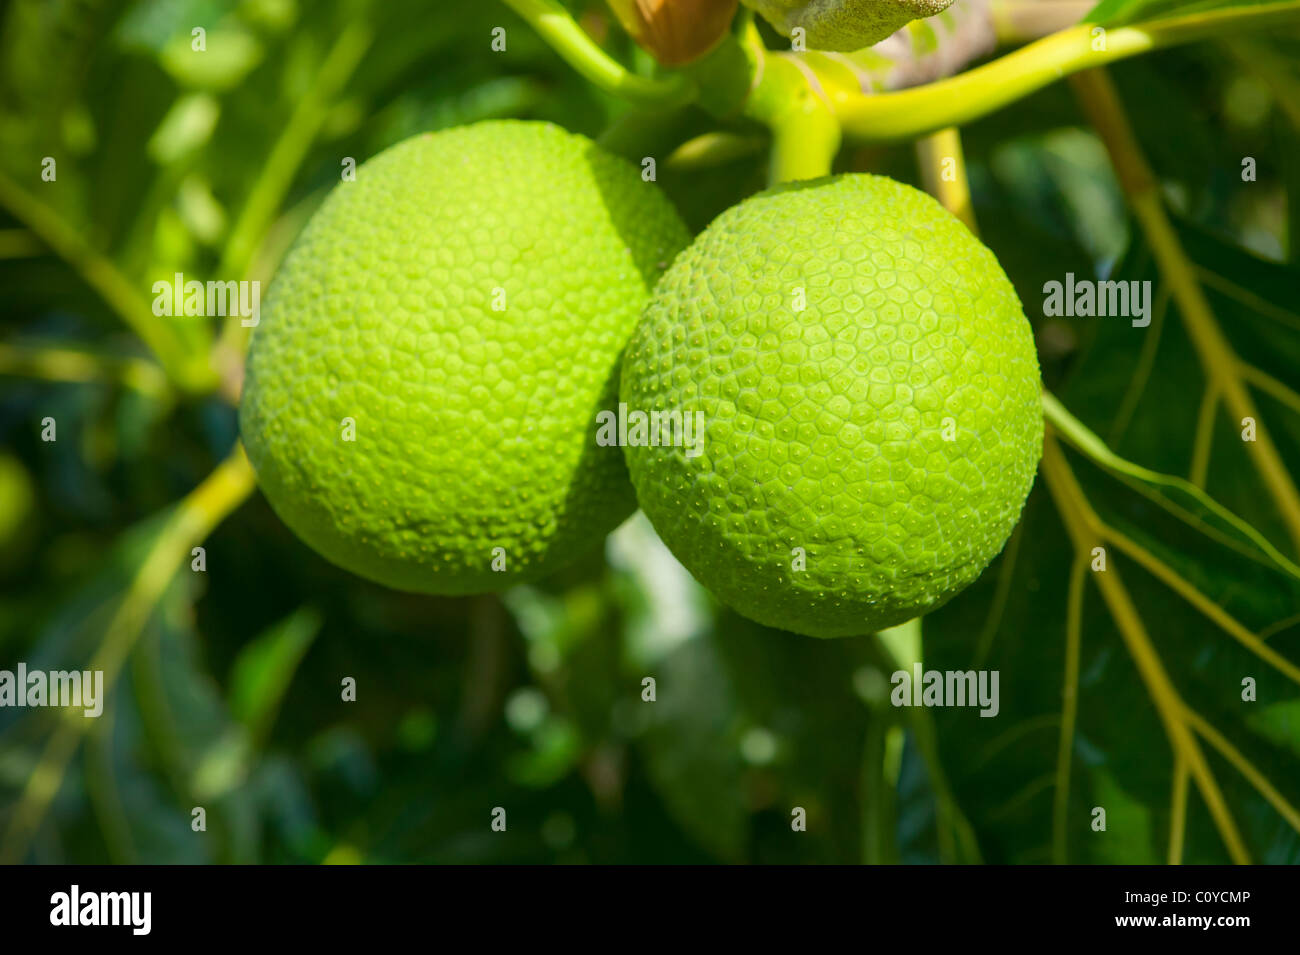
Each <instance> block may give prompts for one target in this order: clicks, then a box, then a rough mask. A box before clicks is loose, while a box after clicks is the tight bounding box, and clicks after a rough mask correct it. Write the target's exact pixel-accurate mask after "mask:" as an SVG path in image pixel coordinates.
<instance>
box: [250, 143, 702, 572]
mask: <svg viewBox="0 0 1300 955" xmlns="http://www.w3.org/2000/svg"><path fill="white" fill-rule="evenodd" d="M688 239H689V236H688V235H687V233H686V230H685V227H684V226H683V225H682V224H681V222H680V220H679V219H678V217H677V214H676V212H675V211H674V210H673V209H672V207H671V205H670V204H669V202H668V200H667V199H666V198H664V197H663V196H662V195H661V194H660V193H658V192H657V190H656V187H655V185H654V184H653V183H648V182H644V181H642V179H641V176H640V175H639V173H638V172H637V171H636V169H634V168H633V167H632V166H631V165H630V164H628V163H626V162H624V161H623V160H621V159H618V158H616V157H614V156H612V155H610V154H608V153H605V152H604V151H602V150H601V149H599V148H598V147H596V146H595V144H593V143H592V142H590V141H589V140H587V139H585V138H583V137H580V136H576V135H572V134H570V133H567V132H565V131H563V130H561V129H560V128H558V127H556V126H552V125H549V124H545V123H531V122H515V121H506V122H486V123H480V124H477V125H473V126H467V127H462V128H458V129H452V130H448V131H445V132H439V133H436V134H423V135H420V136H416V137H414V138H412V139H409V140H406V141H405V142H402V143H400V144H398V145H396V146H394V147H392V148H391V149H388V150H387V151H385V152H383V153H381V154H380V155H378V156H376V157H375V158H373V159H371V160H370V161H369V162H367V163H365V164H364V165H363V166H361V167H360V168H359V169H358V170H357V175H356V181H355V182H344V183H341V184H340V185H338V186H336V187H335V189H334V191H333V192H332V193H331V194H330V196H329V197H328V198H327V199H326V200H325V203H324V204H323V205H322V207H321V208H320V210H319V211H318V212H317V213H316V214H315V215H314V216H313V218H312V219H311V221H310V222H309V223H308V224H307V226H306V228H305V229H304V231H303V233H302V235H301V236H300V237H299V239H298V240H297V243H296V244H295V246H294V247H293V249H292V250H291V251H290V253H289V255H288V257H287V258H286V260H285V262H284V265H283V267H282V268H281V269H280V271H279V274H278V275H277V276H276V278H275V280H274V282H273V283H272V285H271V288H270V290H269V292H268V295H267V298H266V300H265V302H264V304H263V307H262V312H261V323H260V325H259V326H258V327H257V328H256V330H255V332H254V335H253V340H252V345H251V350H250V355H249V360H248V366H247V380H246V383H245V388H244V396H243V401H242V404H241V408H240V426H241V430H242V433H243V438H244V442H245V444H246V446H247V449H248V454H249V457H250V459H251V460H252V462H253V465H254V467H255V468H256V470H257V475H258V481H259V484H260V486H261V488H262V490H263V492H264V493H265V495H266V497H267V499H268V500H269V501H270V502H271V505H272V507H273V508H274V509H275V511H276V512H277V513H278V514H279V515H280V517H281V518H282V519H283V520H284V522H285V523H286V524H288V525H289V527H291V528H292V529H293V530H294V531H295V532H296V533H297V534H298V535H299V536H300V537H301V538H302V539H303V540H304V541H306V542H307V543H308V544H309V545H311V546H312V547H313V548H314V549H316V550H317V551H319V552H320V553H321V554H323V555H324V556H325V557H327V558H329V559H330V560H331V561H333V562H335V563H337V564H339V565H340V566H342V567H345V568H347V569H348V570H351V571H353V572H355V573H357V574H360V575H362V576H364V577H369V578H371V579H373V580H377V581H380V582H382V583H385V584H388V585H389V586H392V587H395V588H398V589H402V590H412V591H420V592H427V593H444V594H463V593H474V592H482V591H490V590H498V589H500V588H502V587H505V586H508V585H510V584H513V583H517V582H519V581H524V580H531V579H534V578H536V577H539V576H542V575H544V574H546V573H548V572H550V571H551V570H554V569H556V568H557V567H559V566H561V565H563V564H564V563H566V562H568V561H569V560H571V559H573V558H575V557H578V556H580V555H581V554H582V553H583V552H584V551H585V550H587V549H589V548H590V547H591V546H592V545H593V544H595V543H596V542H598V541H599V540H600V538H601V537H602V536H603V535H604V534H605V533H607V532H608V531H610V530H611V529H612V528H613V527H615V526H616V525H617V524H618V523H619V521H621V520H622V519H623V518H625V517H626V516H627V515H628V514H629V513H631V512H632V510H633V509H634V507H635V500H634V497H633V494H632V489H631V485H630V484H629V482H628V480H627V473H626V469H625V466H624V463H623V460H622V456H621V452H620V451H619V449H618V448H616V447H598V446H597V445H596V442H595V433H596V425H595V422H594V417H595V415H596V413H597V412H598V411H600V410H602V409H606V408H612V407H614V403H615V401H616V395H617V387H618V385H617V374H618V361H619V357H620V354H621V352H622V350H623V347H624V346H625V344H626V342H627V339H628V336H629V335H630V334H631V332H632V329H633V327H634V326H635V324H636V319H637V315H638V313H639V312H640V310H641V308H642V306H643V305H644V304H645V302H646V300H647V298H648V295H649V290H650V288H651V286H652V285H653V283H654V281H655V280H656V279H657V277H658V276H659V275H660V274H661V273H662V271H663V270H664V269H665V268H666V267H667V265H668V263H669V262H671V261H672V258H673V256H674V255H675V254H676V253H677V252H678V251H679V250H680V249H681V248H682V247H683V246H684V245H685V244H686V242H687V241H688ZM502 296H504V298H502ZM494 305H504V309H503V310H496V309H494V307H493V306H494ZM345 418H351V419H353V420H354V422H355V441H345V440H343V428H344V420H343V419H345ZM495 548H502V550H501V551H500V552H498V551H495V550H494V549H495ZM494 556H501V557H504V560H505V571H504V572H497V571H494V570H493V568H492V564H493V559H494Z"/></svg>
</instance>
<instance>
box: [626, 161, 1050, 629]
mask: <svg viewBox="0 0 1300 955" xmlns="http://www.w3.org/2000/svg"><path fill="white" fill-rule="evenodd" d="M620 401H621V402H623V403H625V404H626V415H627V417H628V418H629V419H632V418H633V416H634V414H635V413H636V412H641V413H643V414H645V415H649V416H654V417H652V418H651V420H652V421H653V420H658V421H659V423H660V427H659V428H658V429H655V428H654V427H653V426H652V427H651V429H650V432H649V439H648V440H640V441H632V440H629V441H628V443H627V447H626V448H625V452H626V454H627V460H628V467H629V470H630V473H631V475H632V483H633V484H634V485H635V487H636V491H637V498H638V500H639V501H640V503H641V508H642V510H643V511H645V514H646V516H647V517H648V518H649V519H650V522H651V523H652V524H653V525H654V527H655V529H656V530H657V531H658V533H659V535H660V537H662V538H663V540H664V542H665V543H666V544H667V545H668V547H669V549H670V550H672V552H673V553H674V554H675V555H676V556H677V558H678V559H679V560H680V561H681V562H682V564H684V565H685V567H686V568H687V570H689V571H690V572H691V573H692V574H693V575H694V576H695V577H696V579H697V580H699V582H700V583H702V584H703V585H704V586H705V587H707V588H708V589H710V590H711V591H713V593H714V594H715V595H717V597H718V598H719V599H721V600H722V602H723V603H725V604H728V605H729V606H731V607H732V608H734V609H735V610H737V611H739V612H740V613H742V614H744V615H745V616H747V617H749V618H751V619H753V620H756V621H758V622H759V623H763V624H766V625H768V626H774V627H780V628H783V629H786V630H793V631H796V632H799V633H805V634H810V635H813V636H844V635H850V634H858V633H867V632H871V631H874V630H880V629H884V628H887V627H890V626H894V625H896V624H899V623H902V622H904V621H906V620H908V619H910V618H912V617H915V616H918V615H920V614H923V613H925V612H927V611H930V610H933V609H935V608H936V607H938V606H940V605H941V604H943V603H944V602H945V601H947V600H948V599H949V598H951V597H952V596H953V595H954V594H956V593H957V592H958V591H960V590H961V589H962V588H964V587H965V586H967V585H968V584H970V583H971V582H972V581H973V580H975V578H976V577H978V576H979V574H980V573H981V572H982V571H983V569H984V568H985V567H986V566H987V565H988V563H989V562H990V561H991V560H992V559H993V558H994V557H995V556H996V555H997V554H998V552H999V551H1000V550H1001V549H1002V547H1003V545H1004V544H1005V543H1006V540H1007V538H1008V536H1009V535H1010V533H1011V530H1012V528H1013V527H1014V526H1015V524H1016V522H1017V521H1018V520H1019V516H1020V511H1021V508H1022V507H1023V505H1024V501H1025V497H1026V495H1027V494H1028V492H1029V488H1030V486H1031V484H1032V483H1033V479H1034V472H1035V469H1036V467H1037V464H1038V460H1039V457H1040V456H1041V452H1042V441H1043V421H1042V406H1041V386H1040V379H1039V370H1038V360H1037V355H1036V353H1035V349H1034V340H1033V335H1032V332H1031V329H1030V326H1029V322H1028V321H1027V320H1026V318H1025V316H1024V313H1023V311H1022V310H1021V306H1020V301H1019V299H1018V298H1017V297H1016V293H1015V290H1014V289H1013V288H1012V286H1011V283H1010V282H1009V281H1008V279H1007V277H1006V275H1005V273H1004V272H1003V271H1002V269H1001V267H1000V266H999V265H998V261H997V259H996V258H994V256H993V253H992V252H990V251H989V250H988V249H987V248H986V247H985V246H984V245H982V244H981V243H980V242H979V240H978V239H976V238H975V237H974V236H973V235H971V233H970V232H969V231H968V230H967V229H966V227H965V226H964V225H963V224H962V223H961V222H960V221H959V220H958V219H957V218H956V217H955V216H953V215H951V214H950V213H949V212H947V211H946V210H945V209H944V208H943V207H942V206H940V205H939V204H938V203H937V202H935V201H934V200H933V199H931V198H930V197H929V196H927V195H926V194H924V193H922V192H919V191H917V190H915V189H913V188H911V187H909V186H905V185H901V184H899V183H897V182H894V181H892V180H890V179H885V178H882V177H878V176H869V175H844V176H838V177H832V178H827V179H820V180H815V181H812V182H801V183H796V184H792V185H788V186H783V187H779V188H777V189H774V190H771V191H769V192H765V193H760V194H759V195H757V196H754V197H752V198H750V199H747V200H745V201H744V202H742V203H740V204H739V205H737V206H734V207H732V208H731V209H728V210H727V211H726V212H724V213H722V215H720V216H719V217H718V218H717V219H716V220H714V222H713V223H712V224H711V225H710V226H709V227H708V228H707V229H705V230H704V232H703V233H701V235H700V236H699V237H698V238H697V239H696V240H695V241H694V242H693V243H692V244H691V245H690V246H689V247H688V248H687V249H686V251H685V252H683V253H682V254H681V255H679V256H678V257H677V260H676V262H674V264H673V266H672V267H671V268H670V269H669V270H668V271H667V272H666V273H665V274H664V276H663V278H662V279H660V281H659V284H658V285H657V286H656V288H655V292H654V295H653V297H652V299H651V301H650V304H649V305H648V306H647V307H646V310H645V313H644V314H643V315H642V317H641V321H640V323H639V324H638V325H637V329H636V332H635V334H634V335H633V336H632V341H631V342H630V343H629V345H628V348H627V352H626V355H625V357H624V361H623V380H622V388H621V391H620ZM690 420H695V421H697V422H699V424H702V426H703V440H702V441H698V442H696V443H695V444H693V445H692V444H691V443H688V442H685V441H680V440H678V435H676V434H675V433H674V432H673V430H672V429H673V428H674V427H676V422H677V421H682V422H687V421H690ZM698 427H699V425H698V424H697V430H698ZM629 433H631V432H629ZM685 433H686V430H685V427H684V426H683V428H682V435H683V436H684V435H685ZM655 445H657V446H655Z"/></svg>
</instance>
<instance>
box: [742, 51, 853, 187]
mask: <svg viewBox="0 0 1300 955" xmlns="http://www.w3.org/2000/svg"><path fill="white" fill-rule="evenodd" d="M742 42H743V44H744V47H745V50H746V52H747V53H748V55H749V57H750V58H751V64H752V65H751V70H752V75H753V77H754V86H753V88H752V89H751V90H750V92H749V96H748V98H747V99H746V100H745V104H744V115H745V116H747V117H749V118H750V119H754V120H757V121H758V122H760V123H763V124H764V125H765V126H767V127H768V128H769V129H771V130H772V158H771V163H770V165H769V167H768V185H769V186H775V185H779V184H780V183H783V182H794V181H797V180H802V179H817V178H818V177H820V176H825V175H829V174H830V171H831V163H832V162H833V161H834V160H835V154H836V153H837V152H839V148H840V124H839V122H838V121H837V120H836V118H835V114H834V113H833V112H832V111H831V107H830V103H829V102H828V101H827V99H826V94H825V91H824V90H823V89H822V86H821V82H820V81H819V79H818V78H817V74H816V73H814V72H813V71H812V70H811V69H810V68H809V67H808V66H807V65H806V64H805V63H804V62H803V61H802V60H801V59H800V58H799V57H797V56H794V55H792V54H790V53H777V52H773V51H771V50H767V49H765V48H764V47H763V42H762V39H761V38H760V36H759V34H758V30H757V29H755V28H753V27H751V28H750V30H749V31H748V33H747V35H746V36H745V37H744V38H743V39H742Z"/></svg>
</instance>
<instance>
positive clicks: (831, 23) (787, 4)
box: [743, 0, 953, 53]
mask: <svg viewBox="0 0 1300 955" xmlns="http://www.w3.org/2000/svg"><path fill="white" fill-rule="evenodd" d="M743 2H744V4H745V5H746V6H749V7H752V8H753V9H755V10H757V11H758V12H759V13H760V14H762V15H763V18H764V19H765V20H767V22H768V23H770V24H772V26H774V27H776V29H777V30H778V31H780V33H781V34H782V35H783V36H791V35H792V34H793V33H794V31H795V30H796V29H797V28H802V29H803V31H804V40H805V41H806V43H807V45H808V49H810V50H835V51H839V52H843V53H847V52H849V51H851V50H861V49H862V48H863V47H868V46H871V45H872V44H874V43H879V42H880V41H881V40H883V39H884V38H885V37H887V36H889V35H890V34H891V33H893V32H894V31H895V30H899V29H901V28H902V27H904V26H906V25H907V24H908V23H910V22H911V21H913V20H919V19H922V18H924V17H932V16H934V15H935V14H936V13H942V12H943V11H944V10H946V9H947V8H948V7H949V6H951V4H952V2H953V0H743Z"/></svg>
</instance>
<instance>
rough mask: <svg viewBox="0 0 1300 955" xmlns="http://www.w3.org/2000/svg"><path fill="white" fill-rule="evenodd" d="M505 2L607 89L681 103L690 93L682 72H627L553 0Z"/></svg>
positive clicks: (641, 98) (665, 103)
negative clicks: (648, 75)
mask: <svg viewBox="0 0 1300 955" xmlns="http://www.w3.org/2000/svg"><path fill="white" fill-rule="evenodd" d="M505 4H506V6H508V7H510V9H512V10H514V11H515V13H517V14H519V15H520V16H521V17H523V18H524V19H525V20H526V21H528V24H529V26H531V27H532V28H533V29H534V30H536V31H537V33H538V34H539V35H540V36H541V38H542V39H543V40H545V41H546V42H547V43H549V44H550V45H551V47H552V48H553V49H554V50H555V52H556V53H558V54H560V56H562V57H563V58H564V59H565V61H566V62H567V63H568V64H569V65H570V66H572V67H573V68H574V69H575V70H577V71H578V72H579V73H580V74H582V76H583V77H585V78H586V79H587V80H588V81H589V82H591V83H594V84H595V85H596V86H599V87H600V88H601V89H603V90H605V91H606V92H607V93H612V94H613V95H614V96H619V97H622V98H623V99H626V100H631V101H632V102H636V103H655V104H658V105H661V106H672V105H677V104H680V103H684V102H687V101H689V100H690V99H691V98H692V97H693V96H694V86H693V84H692V83H691V82H690V80H689V79H688V78H687V77H686V76H684V75H681V74H673V75H670V76H666V77H663V78H661V79H648V78H646V77H644V76H637V75H636V74H634V73H630V72H628V70H627V69H626V68H625V67H624V66H623V65H622V64H621V63H619V62H618V61H616V60H615V59H613V57H611V56H610V55H609V54H608V53H606V52H605V51H604V50H602V49H601V48H600V47H598V46H597V45H596V43H595V41H594V40H592V39H591V37H589V36H587V33H586V31H585V30H583V29H582V27H580V26H579V25H578V24H577V22H576V21H575V20H574V19H573V17H572V16H570V15H569V11H567V10H565V9H564V7H562V6H560V5H559V4H558V3H556V2H555V0H505ZM507 42H508V41H507Z"/></svg>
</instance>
